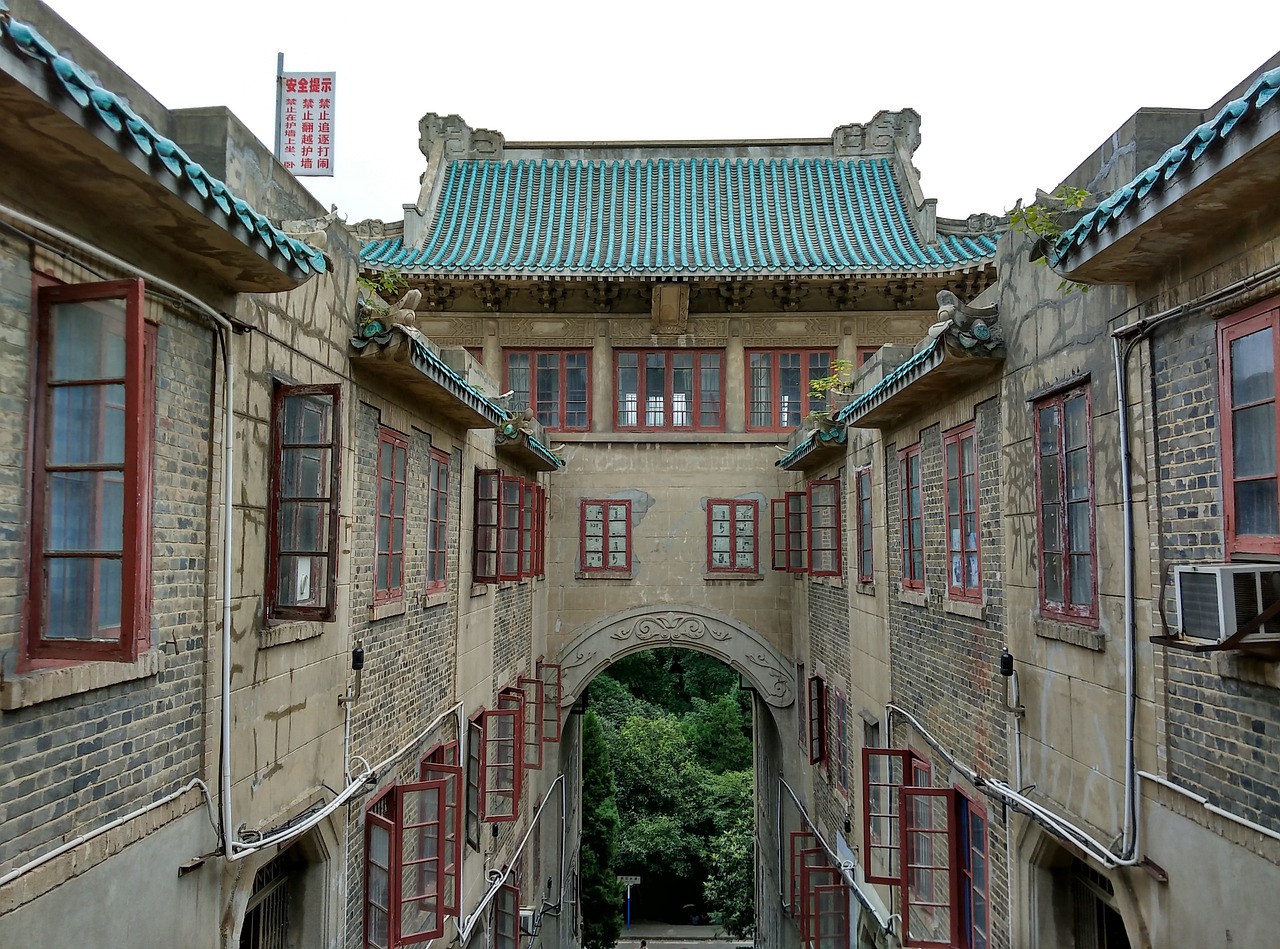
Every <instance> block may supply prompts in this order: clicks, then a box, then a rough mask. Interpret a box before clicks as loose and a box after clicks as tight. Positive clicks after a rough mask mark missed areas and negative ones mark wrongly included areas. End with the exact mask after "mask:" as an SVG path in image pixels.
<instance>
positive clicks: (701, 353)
mask: <svg viewBox="0 0 1280 949" xmlns="http://www.w3.org/2000/svg"><path fill="white" fill-rule="evenodd" d="M723 375H724V369H723V356H722V354H721V353H720V352H719V351H712V350H697V349H675V350H622V351H619V352H618V353H617V372H616V380H617V382H616V385H617V397H618V398H617V414H616V417H615V424H616V425H617V427H618V428H634V429H650V430H657V431H681V430H688V431H716V430H719V429H723V428H724V413H723V410H722V408H721V402H722V401H723V400H722V396H721V392H722V390H723V388H724V386H723Z"/></svg>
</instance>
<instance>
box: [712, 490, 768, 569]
mask: <svg viewBox="0 0 1280 949" xmlns="http://www.w3.org/2000/svg"><path fill="white" fill-rule="evenodd" d="M758 512H759V506H758V504H757V502H756V501H731V500H710V501H708V502H707V572H708V573H729V574H733V573H746V574H753V573H756V572H757V567H756V563H757V561H756V533H757V531H756V521H757V514H758Z"/></svg>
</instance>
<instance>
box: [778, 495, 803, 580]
mask: <svg viewBox="0 0 1280 949" xmlns="http://www.w3.org/2000/svg"><path fill="white" fill-rule="evenodd" d="M783 500H784V501H786V503H787V566H786V570H787V572H788V573H804V572H806V571H807V570H808V569H809V495H808V494H807V493H806V492H804V491H788V492H787V493H786V494H785V495H783Z"/></svg>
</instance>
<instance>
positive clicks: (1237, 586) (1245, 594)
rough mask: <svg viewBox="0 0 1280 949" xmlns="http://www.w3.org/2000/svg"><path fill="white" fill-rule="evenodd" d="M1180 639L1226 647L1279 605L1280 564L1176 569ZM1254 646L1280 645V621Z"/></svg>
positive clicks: (1261, 634) (1272, 623)
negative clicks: (1240, 631) (1245, 627)
mask: <svg viewBox="0 0 1280 949" xmlns="http://www.w3.org/2000/svg"><path fill="white" fill-rule="evenodd" d="M1173 583H1174V592H1175V596H1176V598H1177V605H1178V628H1179V629H1180V630H1182V635H1184V636H1191V637H1194V638H1196V639H1211V640H1213V641H1214V642H1222V641H1223V640H1225V639H1228V638H1230V637H1231V636H1234V635H1235V633H1236V631H1237V630H1238V629H1239V628H1240V627H1241V626H1243V625H1244V624H1245V623H1247V622H1249V621H1250V620H1252V619H1256V618H1257V616H1258V615H1259V614H1260V613H1261V612H1262V611H1263V610H1265V609H1266V608H1267V607H1268V606H1271V605H1272V604H1274V603H1275V602H1276V601H1277V600H1280V564H1256V563H1255V564H1179V565H1177V566H1175V567H1174V568H1173ZM1249 641H1250V642H1255V643H1258V642H1280V616H1278V617H1276V618H1275V619H1272V620H1269V621H1268V622H1266V623H1264V624H1263V625H1262V627H1261V628H1260V629H1259V630H1258V631H1257V632H1255V633H1253V634H1252V635H1251V636H1249Z"/></svg>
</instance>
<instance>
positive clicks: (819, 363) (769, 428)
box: [747, 350, 832, 432]
mask: <svg viewBox="0 0 1280 949" xmlns="http://www.w3.org/2000/svg"><path fill="white" fill-rule="evenodd" d="M831 360H832V353H831V351H830V350H748V351H747V375H748V385H749V386H750V389H749V392H748V397H749V400H750V401H749V405H748V410H747V429H748V431H757V432H760V431H763V432H780V431H788V430H790V429H793V428H795V427H796V426H797V425H799V424H800V423H801V422H802V421H803V420H804V418H805V417H806V416H807V415H808V414H809V413H810V412H822V411H825V410H826V407H827V400H826V397H825V396H814V395H812V394H811V393H810V391H809V383H810V382H812V381H813V380H815V379H823V378H826V377H827V376H830V375H831Z"/></svg>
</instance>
